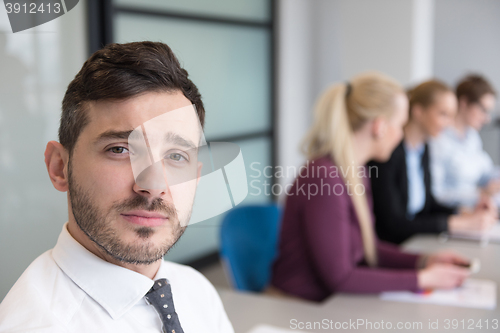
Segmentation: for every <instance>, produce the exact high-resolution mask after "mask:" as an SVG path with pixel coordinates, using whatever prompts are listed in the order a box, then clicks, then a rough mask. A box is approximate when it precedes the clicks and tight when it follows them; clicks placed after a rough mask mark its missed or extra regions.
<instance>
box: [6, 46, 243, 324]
mask: <svg viewBox="0 0 500 333" xmlns="http://www.w3.org/2000/svg"><path fill="white" fill-rule="evenodd" d="M192 105H194V107H192ZM190 107H191V109H192V110H193V114H195V113H196V114H197V118H196V120H197V121H198V120H199V122H198V125H199V126H200V130H201V126H202V125H203V122H204V114H205V111H204V108H203V103H202V101H201V96H200V94H199V92H198V89H197V88H196V86H195V85H194V84H193V82H191V81H190V80H189V78H188V73H187V72H186V71H185V70H184V69H182V68H181V67H180V65H179V62H178V60H177V59H176V57H175V55H174V54H173V53H172V51H171V50H170V48H169V47H168V46H167V45H165V44H162V43H153V42H138V43H129V44H111V45H108V46H106V47H104V48H103V49H102V50H99V51H97V52H96V53H94V54H93V55H92V56H91V57H90V58H89V59H88V60H87V62H85V64H84V65H83V67H82V69H81V70H80V72H79V73H78V74H77V75H76V77H75V78H74V80H73V81H72V82H71V83H70V85H69V86H68V89H67V91H66V95H65V97H64V100H63V105H62V117H61V124H60V128H59V141H60V143H59V142H56V141H51V142H49V143H48V144H47V149H46V151H45V162H46V165H47V170H48V174H49V177H50V180H51V181H52V184H53V185H54V187H55V188H56V189H57V190H59V191H62V192H68V194H67V197H68V211H69V219H68V222H67V223H66V224H65V225H64V226H63V228H62V232H61V234H60V236H59V239H58V241H57V244H56V246H55V247H54V248H53V249H52V250H49V251H47V252H45V253H44V254H42V255H41V256H40V257H38V258H37V259H36V260H35V261H34V262H33V263H32V264H31V265H30V266H29V267H28V268H27V269H26V271H25V272H24V273H23V275H22V276H21V277H20V278H19V280H18V281H17V282H16V284H15V285H14V286H13V287H12V289H11V290H10V292H9V293H8V295H7V296H6V297H5V299H4V300H3V302H2V303H1V304H0V332H2V333H3V332H51V333H56V332H120V333H126V332H141V333H142V332H168V333H181V332H185V333H200V332H207V333H208V332H214V333H215V332H217V333H220V332H224V333H229V332H233V329H232V326H231V323H230V322H229V320H228V318H227V315H226V313H225V311H224V308H223V306H222V303H221V300H220V298H219V296H218V294H217V293H216V291H215V289H214V287H213V286H212V285H211V284H210V283H209V282H208V280H206V279H205V278H204V277H203V276H202V275H201V274H200V273H198V272H196V271H195V270H194V269H192V268H190V267H187V266H183V265H179V264H175V263H172V262H167V261H164V260H163V256H164V255H165V254H166V253H167V252H168V250H169V249H170V248H171V247H172V246H173V245H174V244H175V243H176V242H177V240H178V239H179V237H180V236H181V235H182V233H183V232H184V230H185V228H186V225H187V223H188V221H189V218H190V214H191V209H192V204H193V197H194V192H195V190H196V183H197V180H196V179H197V178H199V176H200V169H201V167H200V168H198V171H197V172H198V176H197V177H195V179H194V181H195V185H194V191H193V187H192V185H188V186H175V189H174V187H172V186H170V187H169V186H168V185H167V186H154V185H153V186H148V185H147V181H146V182H145V181H144V180H142V181H139V178H140V177H137V175H136V174H135V171H136V170H133V169H134V166H133V163H131V157H130V156H132V155H134V154H136V155H139V152H138V151H135V149H132V147H133V145H131V144H130V141H129V140H130V137H129V136H130V133H132V132H133V130H134V129H136V128H139V129H141V128H142V129H144V124H146V123H147V122H148V121H149V120H151V119H155V118H157V117H160V116H162V115H165V114H167V115H168V114H169V112H172V111H174V110H179V109H182V108H190ZM172 119H174V120H175V119H176V122H175V123H174V124H172V128H175V129H176V130H177V131H178V133H181V134H180V135H179V134H178V133H176V134H174V135H170V136H168V138H166V139H165V140H166V141H168V140H169V138H170V139H171V142H170V143H171V145H172V147H173V148H172V149H171V150H170V151H168V152H165V153H164V155H162V158H164V159H170V162H172V163H179V162H181V163H190V161H188V160H189V156H188V155H189V154H188V153H186V151H187V149H186V148H185V147H189V146H190V145H189V144H187V143H188V142H196V140H198V141H199V136H197V135H199V132H198V131H197V130H196V128H195V127H193V128H194V130H193V128H188V129H186V131H185V132H186V133H187V134H186V137H182V133H183V132H182V130H183V128H182V126H183V123H182V122H179V118H175V117H174V118H172ZM189 124H190V123H189ZM169 134H171V133H169ZM172 138H173V139H172ZM154 144H155V143H154V142H152V141H151V140H150V141H149V142H147V148H148V151H149V152H151V151H152V149H151V148H152V147H153V146H154ZM162 154H163V153H162ZM129 155H130V156H129ZM145 155H146V158H147V157H148V156H147V154H145ZM161 163H169V162H168V161H167V162H161ZM162 165H163V168H164V169H163V171H165V168H166V167H165V164H162ZM197 167H198V166H197ZM159 170H160V171H159V173H160V176H158V175H154V174H152V175H148V177H158V178H159V179H160V180H161V179H163V180H165V181H166V177H165V178H162V176H161V174H162V171H161V170H162V168H161V167H160V169H159ZM148 181H149V180H148ZM160 183H161V181H160ZM187 183H190V182H187ZM191 183H192V182H191ZM189 186H191V188H189Z"/></svg>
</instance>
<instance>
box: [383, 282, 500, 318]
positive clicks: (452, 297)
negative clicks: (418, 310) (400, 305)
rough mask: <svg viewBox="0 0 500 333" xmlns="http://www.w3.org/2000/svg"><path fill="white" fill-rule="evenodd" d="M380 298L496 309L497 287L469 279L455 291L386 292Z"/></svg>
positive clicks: (491, 283)
mask: <svg viewBox="0 0 500 333" xmlns="http://www.w3.org/2000/svg"><path fill="white" fill-rule="evenodd" d="M380 298H381V299H383V300H386V301H397V302H411V303H428V304H438V305H450V306H459V307H465V308H477V309H490V310H492V309H495V308H496V306H497V285H496V283H495V282H494V281H490V280H479V279H467V280H465V282H464V284H463V285H462V286H461V287H459V288H456V289H453V290H433V291H425V292H421V293H413V292H410V291H395V292H384V293H381V294H380Z"/></svg>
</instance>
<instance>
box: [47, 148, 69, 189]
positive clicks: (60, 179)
mask: <svg viewBox="0 0 500 333" xmlns="http://www.w3.org/2000/svg"><path fill="white" fill-rule="evenodd" d="M68 157H69V156H68V152H67V151H66V149H65V148H64V147H63V146H62V145H61V144H60V143H59V142H57V141H50V142H49V143H47V147H46V148H45V165H46V166H47V171H48V173H49V177H50V181H51V182H52V185H54V187H55V188H56V190H58V191H61V192H67V191H68V173H67V164H68V160H69V158H68Z"/></svg>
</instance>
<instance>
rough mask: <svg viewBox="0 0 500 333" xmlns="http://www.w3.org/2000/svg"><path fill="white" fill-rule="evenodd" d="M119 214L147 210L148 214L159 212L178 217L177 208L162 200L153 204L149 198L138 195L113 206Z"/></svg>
mask: <svg viewBox="0 0 500 333" xmlns="http://www.w3.org/2000/svg"><path fill="white" fill-rule="evenodd" d="M113 207H114V208H115V209H116V210H117V211H118V212H126V211H129V210H135V209H140V210H145V211H148V212H157V213H162V214H165V215H167V216H168V217H177V210H176V209H175V206H174V205H173V204H170V203H166V202H165V201H163V199H161V198H155V199H153V200H152V201H151V202H150V201H149V199H148V198H146V197H144V196H142V195H136V196H134V197H132V198H130V199H127V200H125V201H123V202H121V203H119V204H116V205H114V206H113Z"/></svg>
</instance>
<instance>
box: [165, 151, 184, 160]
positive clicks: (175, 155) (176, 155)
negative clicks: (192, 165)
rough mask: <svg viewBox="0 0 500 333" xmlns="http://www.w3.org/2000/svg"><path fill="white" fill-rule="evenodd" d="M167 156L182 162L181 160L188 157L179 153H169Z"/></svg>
mask: <svg viewBox="0 0 500 333" xmlns="http://www.w3.org/2000/svg"><path fill="white" fill-rule="evenodd" d="M167 158H169V159H171V160H173V161H176V162H180V161H183V160H186V158H184V156H182V155H181V154H179V153H172V154H169V155H167Z"/></svg>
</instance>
